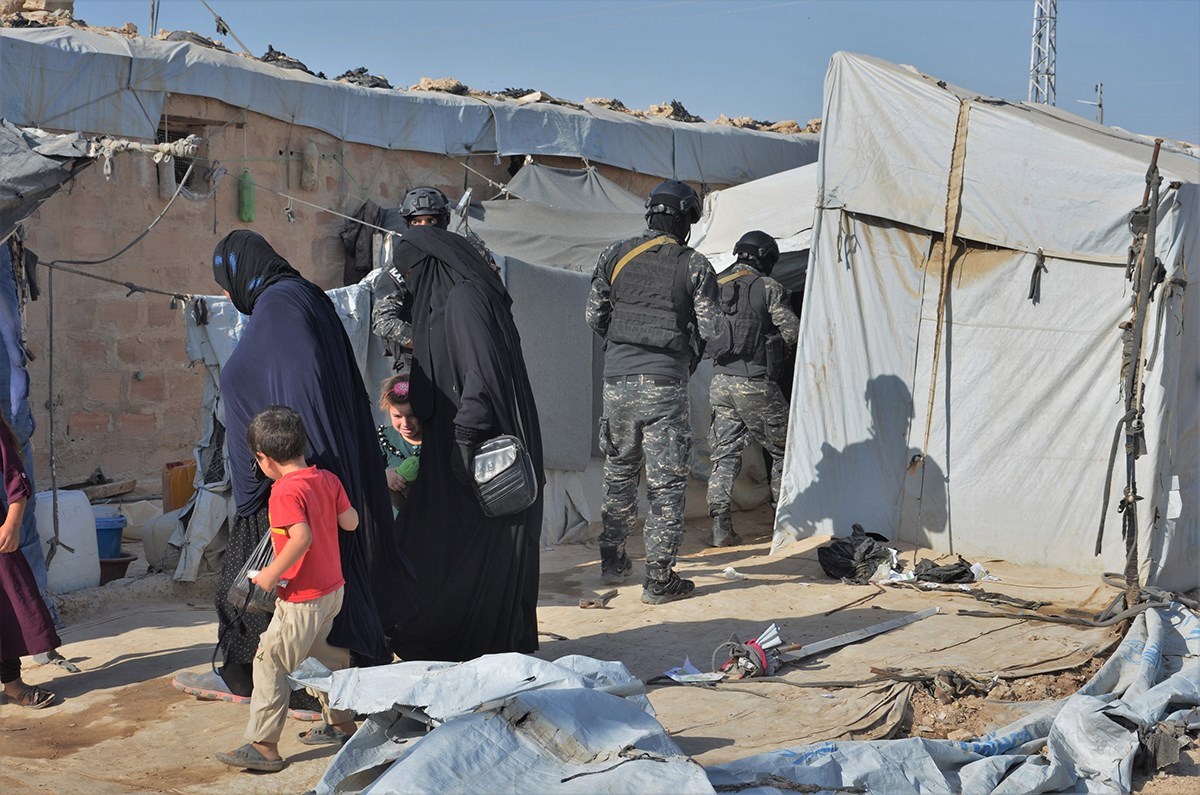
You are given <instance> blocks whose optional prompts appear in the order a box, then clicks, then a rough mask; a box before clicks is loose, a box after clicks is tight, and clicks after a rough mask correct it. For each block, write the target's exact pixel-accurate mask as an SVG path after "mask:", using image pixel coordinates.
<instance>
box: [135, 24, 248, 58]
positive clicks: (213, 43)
mask: <svg viewBox="0 0 1200 795" xmlns="http://www.w3.org/2000/svg"><path fill="white" fill-rule="evenodd" d="M134 33H135V34H136V33H137V29H136V28H134ZM154 38H156V39H158V40H160V41H186V42H188V43H189V44H198V45H200V46H201V47H208V48H209V49H211V50H221V51H222V52H229V50H228V48H226V47H225V45H224V44H222V43H221V42H220V41H218V40H216V39H210V38H208V37H207V36H201V35H200V34H199V33H196V32H195V31H191V30H160V31H159V32H158V35H157V36H155V37H154Z"/></svg>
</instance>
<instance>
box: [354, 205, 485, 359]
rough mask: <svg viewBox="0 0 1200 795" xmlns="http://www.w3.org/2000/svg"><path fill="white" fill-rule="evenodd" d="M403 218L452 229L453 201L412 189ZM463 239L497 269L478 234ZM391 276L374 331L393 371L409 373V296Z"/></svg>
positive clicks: (375, 317) (412, 223)
mask: <svg viewBox="0 0 1200 795" xmlns="http://www.w3.org/2000/svg"><path fill="white" fill-rule="evenodd" d="M400 216H401V217H402V218H403V219H404V222H405V224H406V225H407V226H410V227H411V226H436V227H438V228H439V229H446V228H448V227H449V226H450V200H449V199H447V198H446V194H444V193H442V192H441V191H440V190H438V189H437V188H431V187H420V188H413V189H412V190H410V191H409V192H408V193H406V194H404V199H403V201H401V203H400ZM464 237H466V238H467V240H469V241H470V243H471V245H473V246H474V247H475V248H476V249H477V250H478V251H479V253H480V254H482V255H483V258H484V259H485V260H487V262H488V264H489V265H491V266H492V268H493V269H495V268H496V259H495V257H493V256H492V252H490V251H488V249H487V246H485V245H484V243H483V240H482V239H481V238H480V237H479V235H477V234H475V233H474V232H472V231H471V230H469V229H468V230H467V233H466V235H464ZM391 275H392V278H393V279H395V281H396V287H397V289H396V291H395V292H392V293H388V294H387V295H385V296H383V297H382V298H380V299H378V300H377V301H376V302H375V307H374V308H373V309H372V310H371V331H373V332H374V333H375V334H376V336H378V337H381V338H382V339H383V341H384V346H385V347H386V349H387V352H388V354H390V355H391V357H392V369H393V370H395V371H396V372H402V371H403V372H407V371H408V365H409V359H410V357H411V353H410V351H411V350H412V318H411V317H410V315H409V311H408V307H407V302H408V301H409V299H410V295H409V292H408V288H407V287H406V286H405V285H404V280H403V279H402V278H401V277H400V274H398V273H396V272H395V271H391Z"/></svg>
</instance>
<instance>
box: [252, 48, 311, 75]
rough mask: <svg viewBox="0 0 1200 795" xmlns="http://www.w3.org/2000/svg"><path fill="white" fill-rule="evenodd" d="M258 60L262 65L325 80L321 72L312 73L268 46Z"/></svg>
mask: <svg viewBox="0 0 1200 795" xmlns="http://www.w3.org/2000/svg"><path fill="white" fill-rule="evenodd" d="M258 60H260V61H262V62H263V63H269V64H271V65H272V66H278V67H280V68H281V69H295V70H296V71H299V72H304V73H306V74H310V75H313V76H314V77H319V78H321V79H322V80H324V79H325V74H324V73H323V72H313V71H312V70H311V69H309V68H308V67H307V66H305V65H304V63H303V62H301V61H299V60H297V59H295V58H293V57H291V56H290V55H288V54H287V53H285V52H281V51H280V50H277V49H275V48H274V47H272V46H271V45H270V44H268V45H267V51H266V53H265V54H264V55H263V57H261V58H259V59H258Z"/></svg>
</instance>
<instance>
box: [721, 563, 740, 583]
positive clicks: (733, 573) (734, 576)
mask: <svg viewBox="0 0 1200 795" xmlns="http://www.w3.org/2000/svg"><path fill="white" fill-rule="evenodd" d="M721 576H722V577H724V578H725V579H727V580H744V579H746V575H745V574H742V573H741V572H740V571H738V570H737V569H735V568H734V567H733V566H726V567H725V569H724V570H723V571H722V572H721Z"/></svg>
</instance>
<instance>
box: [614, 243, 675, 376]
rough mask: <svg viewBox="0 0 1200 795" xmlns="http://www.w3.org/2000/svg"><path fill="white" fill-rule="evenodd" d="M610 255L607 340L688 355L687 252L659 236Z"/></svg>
mask: <svg viewBox="0 0 1200 795" xmlns="http://www.w3.org/2000/svg"><path fill="white" fill-rule="evenodd" d="M614 254H615V255H616V256H615V260H614V262H615V264H614V265H613V268H612V271H611V272H610V273H609V274H608V281H609V284H610V285H611V287H610V292H609V299H610V301H611V302H612V317H611V319H610V321H609V325H608V334H607V335H606V336H607V339H608V340H609V341H610V342H621V343H626V344H634V345H647V346H650V347H652V348H663V349H665V350H668V351H671V352H672V353H677V354H681V355H690V353H691V334H690V333H689V330H688V325H689V322H690V318H691V316H692V293H691V290H690V289H689V284H688V262H689V260H690V258H691V256H692V251H691V249H689V248H687V247H686V246H681V245H679V244H678V243H676V242H675V239H674V238H673V237H669V236H667V235H662V236H660V237H655V238H652V239H650V240H645V239H643V238H634V239H633V240H629V241H626V242H625V243H622V244H621V245H620V246H619V247H618V249H617V251H616V252H614Z"/></svg>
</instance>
